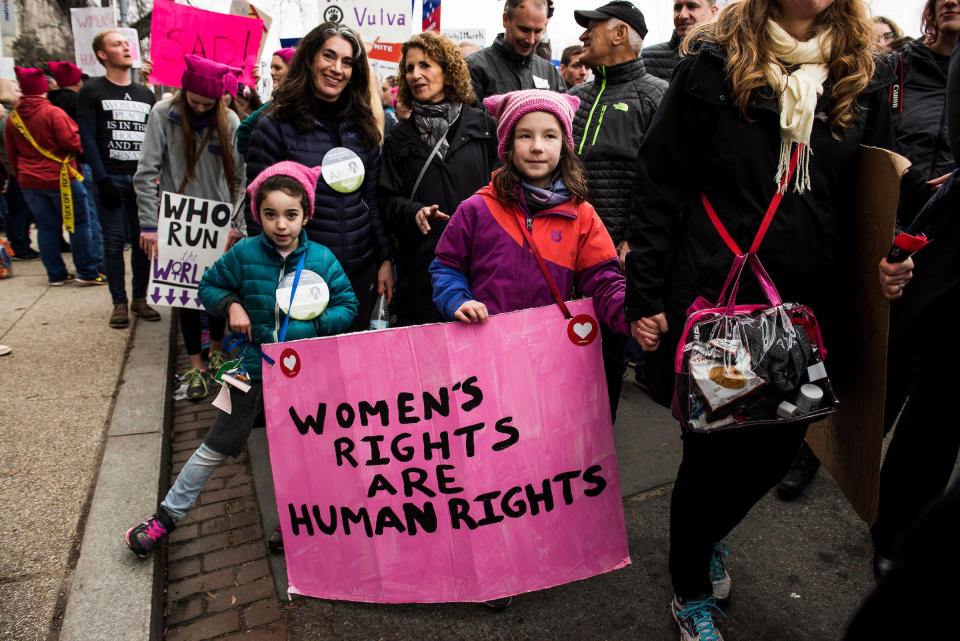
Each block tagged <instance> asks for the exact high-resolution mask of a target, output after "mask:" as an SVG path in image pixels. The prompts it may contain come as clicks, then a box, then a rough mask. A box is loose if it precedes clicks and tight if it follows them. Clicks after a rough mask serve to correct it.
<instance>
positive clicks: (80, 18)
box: [70, 7, 117, 76]
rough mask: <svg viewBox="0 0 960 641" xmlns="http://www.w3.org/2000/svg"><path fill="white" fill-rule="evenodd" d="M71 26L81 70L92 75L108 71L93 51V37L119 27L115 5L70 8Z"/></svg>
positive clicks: (75, 51) (99, 74)
mask: <svg viewBox="0 0 960 641" xmlns="http://www.w3.org/2000/svg"><path fill="white" fill-rule="evenodd" d="M70 27H71V28H72V29H73V51H74V55H75V56H76V59H77V66H78V67H80V71H82V72H84V73H86V74H89V75H91V76H102V75H105V74H106V73H107V70H106V69H104V68H103V65H101V64H100V63H99V62H98V61H97V56H96V54H94V53H93V38H94V36H96V35H97V34H98V33H100V32H102V31H107V30H108V29H116V28H117V16H116V14H115V13H114V9H113V7H87V8H84V9H70Z"/></svg>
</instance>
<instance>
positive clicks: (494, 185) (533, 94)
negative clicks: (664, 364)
mask: <svg viewBox="0 0 960 641" xmlns="http://www.w3.org/2000/svg"><path fill="white" fill-rule="evenodd" d="M579 103H580V100H579V98H577V97H576V96H570V95H566V94H560V93H555V92H552V91H544V90H538V89H529V90H526V91H514V92H511V93H508V94H505V95H496V96H489V97H487V98H485V99H484V101H483V104H484V106H485V107H486V108H487V109H488V110H489V111H490V113H492V114H493V115H494V116H495V117H497V118H498V119H499V121H500V124H499V126H498V127H497V138H498V139H499V148H498V153H499V155H500V159H501V160H502V161H503V165H502V166H501V167H500V168H498V169H497V170H496V171H495V172H494V173H493V179H492V180H491V182H490V184H489V185H488V186H486V187H483V188H481V189H480V190H479V191H477V193H476V194H474V195H473V196H471V197H470V198H468V199H467V200H465V201H463V202H462V203H461V204H460V206H459V207H458V208H457V211H456V212H455V213H454V214H453V216H451V217H450V221H449V222H448V223H447V227H446V229H444V231H443V235H442V236H441V237H440V242H439V243H438V245H437V251H436V258H435V259H434V261H433V263H432V264H431V265H430V273H431V276H432V278H433V300H434V303H436V305H437V308H438V309H439V310H440V313H441V314H442V315H443V316H444V317H445V318H447V319H448V320H453V319H455V320H458V321H461V322H464V323H484V322H486V321H487V319H488V317H489V315H490V314H499V313H501V312H510V311H515V310H519V309H527V308H530V307H539V306H543V305H553V304H555V303H556V302H558V299H559V298H560V297H562V298H563V300H570V299H572V298H573V297H574V295H575V292H576V293H579V294H583V295H586V296H591V297H592V298H593V301H594V305H595V307H596V312H597V316H598V317H599V319H600V320H601V322H603V323H605V324H606V325H607V326H608V327H610V328H611V329H612V330H614V331H617V332H619V333H621V334H626V333H627V324H626V318H625V316H624V311H623V301H624V290H625V286H626V285H625V281H624V277H623V274H621V273H620V262H619V260H618V258H617V252H616V249H615V248H614V246H613V240H611V239H610V234H608V233H607V230H606V228H605V227H604V226H603V223H602V222H601V221H600V217H599V216H598V215H597V212H596V211H595V210H594V209H593V206H592V205H590V203H588V202H587V200H586V198H587V182H586V179H585V178H584V174H583V167H582V165H581V164H580V160H579V159H578V158H577V156H576V154H575V153H574V151H573V138H572V135H571V121H572V120H573V114H574V112H575V111H576V109H577V106H578V105H579ZM419 215H422V214H418V216H419ZM509 602H510V598H509V597H508V598H502V599H497V600H495V601H490V602H488V603H487V605H489V606H491V607H494V608H503V607H506V606H507V605H508V604H509Z"/></svg>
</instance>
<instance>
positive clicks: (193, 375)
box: [180, 367, 203, 387]
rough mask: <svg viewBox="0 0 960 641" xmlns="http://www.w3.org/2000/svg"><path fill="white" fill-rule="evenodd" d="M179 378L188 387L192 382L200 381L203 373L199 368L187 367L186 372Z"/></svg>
mask: <svg viewBox="0 0 960 641" xmlns="http://www.w3.org/2000/svg"><path fill="white" fill-rule="evenodd" d="M180 379H181V380H182V381H183V382H184V383H186V384H187V387H190V386H191V385H193V384H194V383H197V384H199V383H202V382H203V374H202V373H201V372H200V370H198V369H197V368H196V367H194V368H193V369H189V370H187V371H186V372H184V373H183V376H181V377H180Z"/></svg>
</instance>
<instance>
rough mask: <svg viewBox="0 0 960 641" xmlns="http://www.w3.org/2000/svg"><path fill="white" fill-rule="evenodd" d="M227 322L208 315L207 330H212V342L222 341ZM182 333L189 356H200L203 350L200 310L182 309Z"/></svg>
mask: <svg viewBox="0 0 960 641" xmlns="http://www.w3.org/2000/svg"><path fill="white" fill-rule="evenodd" d="M226 324H227V321H226V320H225V319H223V318H220V317H219V316H214V315H213V314H207V328H208V329H209V330H210V340H212V341H222V340H223V330H224V327H225V326H226ZM180 332H181V333H182V334H183V343H184V345H186V347H187V354H189V355H190V356H193V355H194V354H199V353H200V350H201V349H202V347H203V346H202V345H201V344H200V334H201V332H203V326H202V325H201V323H200V310H199V309H186V308H181V309H180Z"/></svg>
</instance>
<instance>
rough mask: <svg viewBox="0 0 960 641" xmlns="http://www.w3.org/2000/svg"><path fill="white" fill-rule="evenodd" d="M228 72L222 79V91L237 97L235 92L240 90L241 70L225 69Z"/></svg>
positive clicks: (234, 68)
mask: <svg viewBox="0 0 960 641" xmlns="http://www.w3.org/2000/svg"><path fill="white" fill-rule="evenodd" d="M227 69H229V70H230V73H228V74H227V75H226V76H224V78H223V90H224V91H225V92H227V93H228V94H230V95H231V96H233V97H234V98H236V97H237V92H238V91H239V90H240V76H242V75H243V69H237V68H236V67H227Z"/></svg>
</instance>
